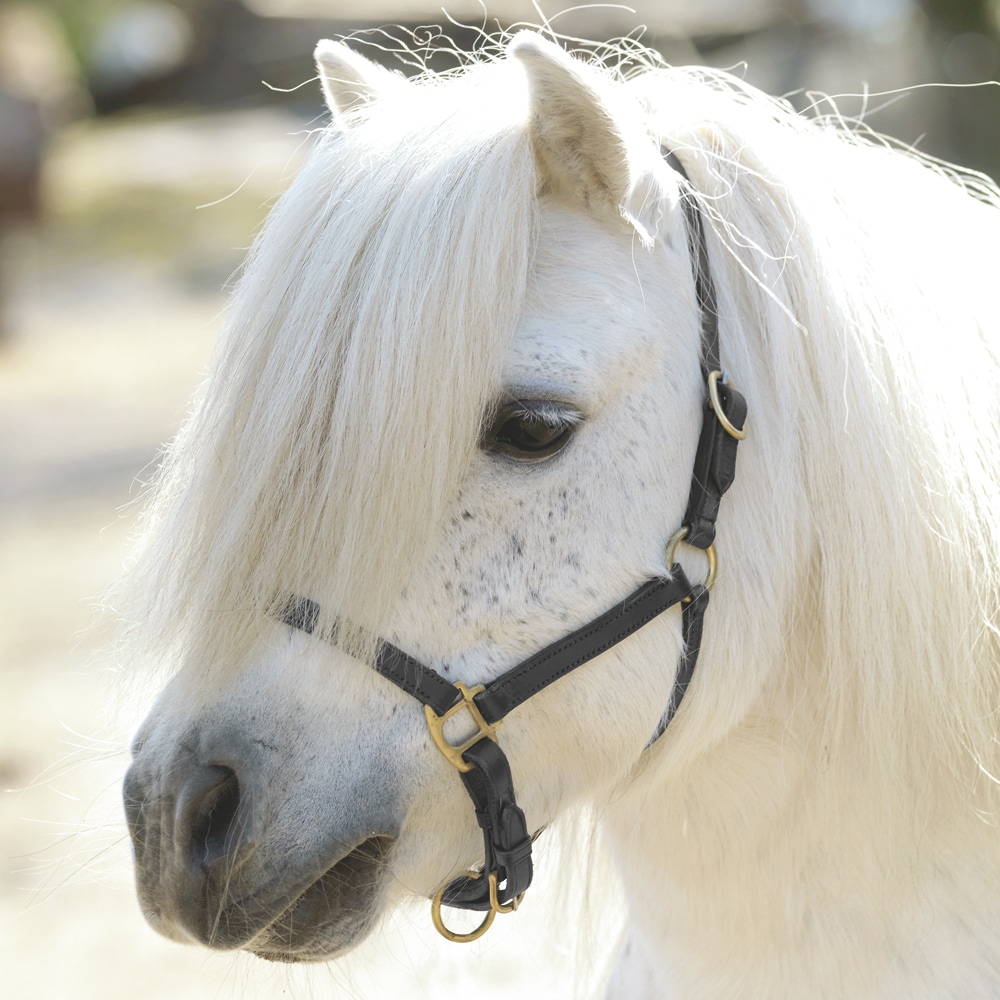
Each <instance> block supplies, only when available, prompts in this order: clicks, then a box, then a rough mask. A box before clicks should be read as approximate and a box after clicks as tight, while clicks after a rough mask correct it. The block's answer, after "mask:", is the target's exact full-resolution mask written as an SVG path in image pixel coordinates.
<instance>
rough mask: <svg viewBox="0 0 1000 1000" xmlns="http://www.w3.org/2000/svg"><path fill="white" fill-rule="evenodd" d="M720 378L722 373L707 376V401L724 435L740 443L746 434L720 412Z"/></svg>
mask: <svg viewBox="0 0 1000 1000" xmlns="http://www.w3.org/2000/svg"><path fill="white" fill-rule="evenodd" d="M720 378H722V372H712V373H711V374H710V375H709V376H708V401H709V403H710V404H711V407H712V409H713V410H715V415H716V417H718V419H719V423H720V424H722V426H723V429H724V430H725V431H726V433H727V434H728V435H729V436H730V437H734V438H736V440H737V441H742V440H743V439H744V438H745V437H746V436H747V432H746V431H745V430H740V429H739V428H738V427H736V426H735V425H734V424H733V423H732V422H731V421H730V420H729V418H728V417H727V416H726V414H725V413H724V412H723V410H722V403H721V402H720V401H719V379H720Z"/></svg>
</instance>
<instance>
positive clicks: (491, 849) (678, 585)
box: [282, 150, 747, 941]
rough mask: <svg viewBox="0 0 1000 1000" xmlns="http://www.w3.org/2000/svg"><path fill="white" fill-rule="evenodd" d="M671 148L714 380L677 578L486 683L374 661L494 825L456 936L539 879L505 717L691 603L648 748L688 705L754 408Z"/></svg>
mask: <svg viewBox="0 0 1000 1000" xmlns="http://www.w3.org/2000/svg"><path fill="white" fill-rule="evenodd" d="M662 153H663V156H664V159H665V160H666V161H667V163H668V164H669V165H670V166H671V167H672V168H673V169H674V170H675V171H677V173H679V174H680V175H681V177H682V178H683V181H684V190H683V194H682V205H683V209H684V217H685V222H686V225H687V238H688V249H689V252H690V255H691V264H692V270H693V271H694V278H695V289H696V292H697V297H698V307H699V312H700V315H701V351H700V354H701V357H700V362H701V371H702V377H703V379H704V382H705V386H706V401H705V411H704V417H703V423H702V430H701V436H700V438H699V441H698V449H697V453H696V456H695V463H694V472H693V475H692V481H691V492H690V494H689V498H688V506H687V511H686V513H685V516H684V522H683V527H681V528H680V529H679V530H678V531H677V532H675V533H674V535H673V536H672V537H671V538H670V540H669V541H668V543H667V562H668V564H670V574H669V576H666V577H655V578H653V579H651V580H647V581H646V582H645V583H644V584H642V586H641V587H639V588H638V589H637V590H635V591H634V592H633V593H631V594H630V595H629V596H628V597H626V598H625V599H624V600H622V601H620V602H619V603H617V604H616V605H614V607H612V608H610V609H609V610H608V611H606V612H604V614H602V615H600V616H599V617H597V618H595V619H594V620H593V621H591V622H589V623H588V624H586V625H584V626H583V627H582V628H579V629H577V630H576V631H575V632H572V633H570V634H569V635H567V636H564V637H563V638H562V639H559V640H558V641H556V642H554V643H552V644H551V645H549V646H546V647H545V648H544V649H542V650H540V651H539V652H537V653H535V654H534V655H532V656H530V657H528V658H527V659H526V660H524V661H522V662H521V663H519V664H517V666H515V667H512V668H511V669H510V670H508V671H506V673H504V674H501V676H500V677H497V678H496V679H495V680H493V681H491V682H490V683H489V684H486V685H478V686H476V687H473V688H469V687H467V686H466V685H465V684H463V683H461V682H458V683H456V684H452V683H451V682H450V681H447V680H445V678H444V677H442V676H441V675H440V674H439V673H438V672H437V671H435V670H432V669H431V668H430V667H428V666H425V665H424V664H423V663H421V662H420V661H419V660H416V659H414V657H412V656H410V655H409V654H408V653H404V652H403V651H402V650H401V649H399V648H397V647H396V646H393V645H392V644H391V643H388V642H383V643H382V645H381V647H380V649H379V652H378V654H377V657H376V661H375V664H374V667H375V669H376V670H377V671H378V673H380V674H382V676H383V677H386V678H388V679H389V680H390V681H392V682H393V683H394V684H396V685H397V686H398V687H400V688H401V689H402V690H403V691H405V692H406V693H407V694H409V695H412V696H413V697H414V698H416V699H417V701H419V702H421V703H422V704H423V705H424V713H425V715H426V718H427V724H428V727H429V729H430V732H431V736H432V737H433V739H434V742H435V744H436V745H437V747H438V749H439V750H441V752H442V753H443V754H444V756H445V757H446V759H447V760H448V761H449V762H450V763H451V764H452V765H453V766H454V767H455V768H457V769H458V771H459V772H460V775H461V778H462V782H463V783H464V785H465V788H466V790H467V792H468V793H469V797H470V798H471V799H472V802H473V805H474V807H475V811H476V819H477V820H478V822H479V826H480V828H481V829H482V831H483V841H484V854H485V858H484V863H483V868H482V870H481V871H474V872H469V873H467V874H466V875H462V876H459V877H458V878H456V879H453V880H452V881H451V882H449V883H448V884H447V885H445V886H444V887H443V888H442V889H441V890H440V891H439V892H438V893H437V895H436V897H435V899H434V904H433V907H432V915H433V917H434V924H435V926H436V927H437V929H438V930H439V931H440V932H441V933H442V934H443V935H444V936H445V937H447V938H449V939H450V940H453V941H471V940H474V939H475V938H477V937H479V936H480V935H482V934H483V933H485V931H486V930H487V929H488V927H489V926H490V924H491V923H492V921H493V918H494V917H495V916H496V914H497V913H506V912H509V911H510V910H513V909H516V908H517V905H518V903H519V902H520V900H521V898H522V897H523V895H524V892H525V890H526V889H527V888H528V886H529V885H530V884H531V878H532V864H531V844H532V840H533V839H534V838H533V837H532V836H531V835H529V833H528V827H527V823H526V822H525V818H524V813H523V812H522V811H521V809H520V807H519V806H518V805H517V802H516V801H515V798H514V782H513V778H512V776H511V772H510V765H509V763H508V761H507V757H506V755H505V754H504V752H503V750H502V749H501V748H500V745H499V743H498V742H497V737H496V730H497V727H498V726H499V725H500V723H501V722H502V720H503V719H504V717H505V716H506V715H508V714H509V713H510V712H512V711H513V710H514V709H515V708H517V707H518V706H519V705H521V704H522V703H523V702H525V701H526V700H527V699H528V698H530V697H531V696H532V695H534V694H537V693H538V692H539V691H541V690H543V689H544V688H546V687H548V686H549V685H550V684H552V683H553V682H554V681H557V680H558V679H559V678H560V677H563V676H565V675H566V674H568V673H569V672H570V671H572V670H575V669H576V668H577V667H579V666H582V665H583V664H584V663H587V662H588V661H589V660H592V659H594V658H595V657H596V656H599V655H600V654H601V653H603V652H605V651H607V650H609V649H611V648H612V647H613V646H615V645H617V644H618V643H619V642H621V641H623V640H624V639H626V638H628V636H630V635H632V633H634V632H635V631H637V630H638V629H640V628H642V627H643V626H644V625H646V624H647V623H648V622H650V621H652V620H653V619H654V618H656V617H658V616H659V615H661V614H662V613H663V612H664V611H666V610H668V609H669V608H672V607H674V606H675V605H677V604H680V605H681V609H682V611H681V623H682V635H683V643H684V645H683V652H682V655H681V659H680V663H679V664H678V668H677V674H676V677H675V680H674V685H673V690H672V692H671V695H670V699H669V701H668V703H667V705H666V708H665V709H664V711H663V715H662V717H661V718H660V721H659V723H658V725H657V727H656V729H655V731H654V732H653V735H652V737H651V738H650V740H649V743H648V744H647V749H648V747H649V746H652V745H653V743H655V742H656V740H658V739H659V738H660V736H661V735H662V734H663V732H664V731H665V730H666V728H667V726H668V725H669V724H670V721H671V719H673V717H674V715H675V713H676V712H677V709H678V708H679V706H680V703H681V699H682V698H683V697H684V694H685V692H686V691H687V687H688V684H689V682H690V680H691V676H692V674H693V672H694V668H695V664H696V662H697V659H698V652H699V649H700V646H701V633H702V623H703V620H704V614H705V609H706V608H707V606H708V588H709V587H710V586H711V583H712V580H713V579H714V569H715V550H714V548H713V542H714V539H715V521H716V518H717V517H718V514H719V502H720V500H721V498H722V494H723V493H725V491H726V490H727V489H728V488H729V487H730V485H732V482H733V478H734V474H735V468H736V447H737V445H738V443H739V441H740V440H741V439H742V438H743V437H744V436H745V434H744V431H743V426H744V423H745V421H746V411H747V408H746V403H745V401H744V399H743V397H742V396H741V395H740V393H739V392H737V391H736V389H734V388H733V387H732V386H731V385H729V384H728V382H727V379H726V377H725V375H724V374H723V371H722V366H721V364H720V361H719V321H718V309H717V304H716V294H715V286H714V285H713V283H712V277H711V273H710V271H709V266H708V247H707V244H706V242H705V232H704V227H703V224H702V219H701V213H700V210H699V207H698V201H697V196H696V195H695V193H694V190H693V188H692V186H691V182H690V180H689V178H688V175H687V173H686V171H685V170H684V168H683V166H682V165H681V163H680V161H679V160H678V159H677V157H676V155H675V154H674V153H673V152H671V151H669V150H662ZM682 541H683V542H684V544H686V545H693V546H696V547H697V548H700V549H703V550H704V551H705V552H706V553H707V555H708V557H709V578H708V579H707V580H706V582H705V583H704V584H691V583H690V582H689V581H688V579H687V577H686V576H685V574H684V570H683V569H682V568H681V566H680V564H679V563H677V562H675V561H674V553H675V550H676V548H677V545H678V544H679V543H680V542H682ZM319 610H320V609H319V605H318V604H316V602H315V601H312V600H310V599H309V598H304V597H295V598H292V599H291V600H290V601H289V602H288V604H287V606H286V608H285V610H284V614H283V615H282V621H284V622H285V623H286V624H288V625H291V626H292V627H294V628H297V629H301V630H302V631H305V632H310V633H311V632H313V631H314V630H315V628H316V623H317V621H318V619H319ZM463 710H464V711H467V712H468V714H469V717H470V718H471V719H472V721H473V722H474V724H475V727H476V732H475V734H474V735H473V736H472V737H470V738H469V739H467V740H465V741H464V742H462V743H460V744H457V745H456V744H451V743H450V742H449V741H448V740H447V738H446V737H445V735H444V725H445V722H446V721H447V720H448V719H450V718H451V717H452V716H454V715H456V714H457V713H459V712H461V711H463ZM539 832H540V831H539ZM536 836H537V833H536ZM442 904H444V905H447V906H453V907H457V908H459V909H467V910H479V911H485V912H486V917H485V919H484V920H483V922H482V923H481V924H480V926H479V927H478V928H477V929H476V930H475V931H473V932H471V933H469V934H457V933H455V932H453V931H451V930H449V929H448V928H447V927H446V926H445V924H444V922H443V920H442V918H441V906H442Z"/></svg>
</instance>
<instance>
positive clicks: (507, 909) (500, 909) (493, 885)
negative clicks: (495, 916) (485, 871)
mask: <svg viewBox="0 0 1000 1000" xmlns="http://www.w3.org/2000/svg"><path fill="white" fill-rule="evenodd" d="M522 899H524V893H523V892H522V893H521V895H520V896H515V897H514V898H513V899H512V900H511V901H510V902H509V903H507V904H506V905H505V904H503V903H501V902H500V899H499V897H498V896H497V873H496V872H490V906H491V907H492V908H493V912H494V913H513V912H514V911H515V910H516V909H517V908H518V907H519V906H520V905H521V900H522Z"/></svg>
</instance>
